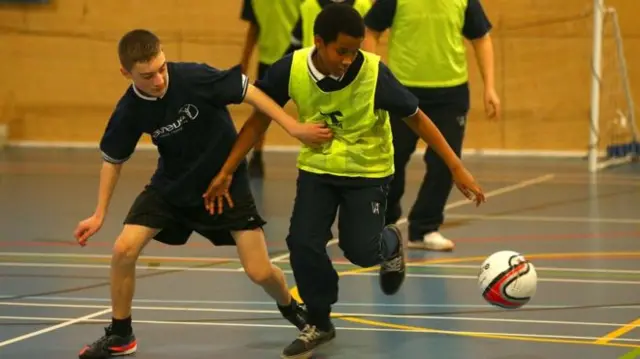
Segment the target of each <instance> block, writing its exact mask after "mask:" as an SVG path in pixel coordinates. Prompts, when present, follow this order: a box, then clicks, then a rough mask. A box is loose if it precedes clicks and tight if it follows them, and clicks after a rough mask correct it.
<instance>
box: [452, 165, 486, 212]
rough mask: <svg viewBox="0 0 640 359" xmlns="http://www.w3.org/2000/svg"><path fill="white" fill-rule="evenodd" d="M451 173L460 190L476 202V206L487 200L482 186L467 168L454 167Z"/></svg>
mask: <svg viewBox="0 0 640 359" xmlns="http://www.w3.org/2000/svg"><path fill="white" fill-rule="evenodd" d="M451 173H452V175H453V181H454V182H455V184H456V187H458V190H460V192H462V194H463V195H464V196H465V197H467V198H468V199H470V200H473V201H474V202H476V207H477V206H479V205H480V204H481V203H484V202H485V201H486V199H485V197H484V192H483V191H482V188H480V186H479V185H478V184H477V183H476V181H475V179H473V176H471V173H469V171H467V169H466V168H464V167H462V166H461V167H458V168H455V169H453V170H452V171H451Z"/></svg>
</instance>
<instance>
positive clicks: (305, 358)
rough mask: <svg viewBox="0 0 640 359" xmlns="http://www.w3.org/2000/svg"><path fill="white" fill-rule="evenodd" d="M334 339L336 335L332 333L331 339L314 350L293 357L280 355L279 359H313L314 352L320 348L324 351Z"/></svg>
mask: <svg viewBox="0 0 640 359" xmlns="http://www.w3.org/2000/svg"><path fill="white" fill-rule="evenodd" d="M335 338H336V335H335V333H334V334H333V336H332V337H331V339H329V340H327V341H325V342H322V343H321V344H319V345H318V346H317V347H315V348H313V349H311V350H309V351H307V352H304V353H300V354H298V355H293V356H286V355H284V354H281V355H280V358H282V359H310V358H312V357H313V354H314V353H315V351H316V350H318V349H321V348H322V349H324V348H326V347H327V346H329V345H331V344H332V343H333V340H334V339H335Z"/></svg>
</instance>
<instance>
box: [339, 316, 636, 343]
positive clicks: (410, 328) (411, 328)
mask: <svg viewBox="0 0 640 359" xmlns="http://www.w3.org/2000/svg"><path fill="white" fill-rule="evenodd" d="M336 315H339V314H337V313H336ZM340 319H343V320H347V321H350V322H353V323H359V324H365V325H370V326H378V327H384V328H390V329H399V330H408V331H413V332H416V333H433V334H448V335H457V336H464V337H475V338H484V339H503V340H517V341H524V342H537V343H560V344H587V345H601V346H612V347H625V348H640V345H634V344H622V343H595V342H592V341H588V340H579V339H554V338H536V337H523V336H518V335H500V334H490V333H480V332H464V331H455V330H440V329H432V328H424V327H418V326H412V325H402V324H394V323H386V322H379V321H377V320H369V319H362V318H353V317H340Z"/></svg>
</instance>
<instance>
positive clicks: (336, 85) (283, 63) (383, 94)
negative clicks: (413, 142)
mask: <svg viewBox="0 0 640 359" xmlns="http://www.w3.org/2000/svg"><path fill="white" fill-rule="evenodd" d="M363 62H364V56H363V55H362V53H361V52H358V55H357V56H356V58H355V59H354V61H353V63H352V64H351V66H349V68H348V69H347V72H346V73H345V74H344V75H343V76H342V78H340V79H335V78H333V77H330V76H324V75H322V74H321V73H320V72H319V71H318V70H317V69H316V68H315V66H313V63H312V62H311V61H310V59H308V60H307V70H308V71H309V73H310V74H311V76H312V77H313V78H314V80H315V81H316V84H317V85H318V87H319V88H320V89H321V90H322V91H325V92H331V91H337V90H340V89H343V88H345V87H346V86H347V85H349V84H350V83H351V82H352V81H353V80H354V79H355V78H356V75H357V74H358V72H359V71H360V68H362V64H363ZM292 63H293V54H289V55H286V56H285V57H283V58H281V59H280V60H278V61H276V62H275V63H274V64H273V65H272V66H271V68H269V70H268V71H267V73H266V74H265V76H264V77H263V78H262V79H261V80H258V81H257V82H256V84H255V86H256V87H257V88H259V89H261V90H262V91H264V92H265V93H266V94H267V95H269V96H270V97H271V98H272V99H273V100H274V101H275V102H277V103H278V104H279V105H280V106H284V105H285V104H286V103H287V102H288V101H289V100H290V97H289V78H290V77H291V65H292ZM374 107H375V109H382V110H386V111H388V112H389V113H391V114H394V115H396V116H397V117H401V118H405V117H409V116H411V115H414V114H415V113H416V112H417V111H418V99H417V98H416V97H415V96H414V95H413V94H411V92H409V91H408V90H407V89H406V88H405V87H404V86H402V84H401V83H400V82H398V80H397V79H396V78H395V76H393V74H392V73H391V70H389V68H388V67H387V66H386V65H385V64H383V63H382V61H381V62H380V69H379V71H378V84H377V85H376V92H375V99H374Z"/></svg>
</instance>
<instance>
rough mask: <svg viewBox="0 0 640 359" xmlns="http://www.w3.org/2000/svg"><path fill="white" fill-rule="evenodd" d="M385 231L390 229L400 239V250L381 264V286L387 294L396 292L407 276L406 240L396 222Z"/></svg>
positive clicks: (385, 229)
mask: <svg viewBox="0 0 640 359" xmlns="http://www.w3.org/2000/svg"><path fill="white" fill-rule="evenodd" d="M384 231H390V232H391V233H392V234H393V235H394V236H396V237H397V238H398V241H400V243H399V245H398V250H397V251H396V253H395V255H393V256H392V257H391V258H389V259H387V260H386V261H384V262H382V264H381V265H380V277H379V278H380V288H381V289H382V292H383V293H384V294H386V295H392V294H396V293H397V292H398V290H399V289H400V287H401V286H402V283H403V282H404V278H405V276H406V270H405V269H406V259H405V257H404V240H403V239H402V233H400V229H398V227H397V226H396V225H395V224H390V225H388V226H386V227H385V228H384Z"/></svg>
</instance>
